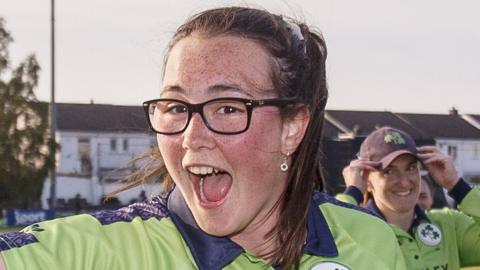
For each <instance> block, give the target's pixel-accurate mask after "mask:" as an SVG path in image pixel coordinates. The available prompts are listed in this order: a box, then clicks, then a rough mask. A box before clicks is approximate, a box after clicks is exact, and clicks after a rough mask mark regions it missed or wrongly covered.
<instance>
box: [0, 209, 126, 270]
mask: <svg viewBox="0 0 480 270" xmlns="http://www.w3.org/2000/svg"><path fill="white" fill-rule="evenodd" d="M101 231H102V226H101V224H100V223H99V222H98V221H97V220H96V219H95V218H93V217H91V216H89V215H79V216H73V217H68V218H61V219H55V220H51V221H46V222H41V223H37V224H34V225H31V226H29V227H27V228H25V229H23V230H22V231H20V232H10V233H6V234H2V235H0V252H1V253H0V255H1V256H3V259H4V261H5V266H6V269H7V270H12V269H15V270H22V269H28V270H35V269H49V270H61V269H123V268H122V267H121V266H120V265H119V262H120V261H119V260H118V257H117V256H115V254H113V253H112V252H111V250H110V249H109V247H108V242H107V241H106V240H107V238H105V237H102V232H101Z"/></svg>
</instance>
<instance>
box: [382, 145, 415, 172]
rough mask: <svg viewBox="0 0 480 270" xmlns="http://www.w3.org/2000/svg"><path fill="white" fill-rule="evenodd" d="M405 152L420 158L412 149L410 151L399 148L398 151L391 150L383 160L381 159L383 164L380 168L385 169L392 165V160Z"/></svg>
mask: <svg viewBox="0 0 480 270" xmlns="http://www.w3.org/2000/svg"><path fill="white" fill-rule="evenodd" d="M403 154H409V155H412V156H414V157H415V158H416V159H418V160H420V159H419V158H418V156H417V154H415V153H413V152H411V151H408V150H405V149H403V150H397V151H393V152H391V153H390V154H388V155H386V156H384V157H383V158H382V159H381V160H379V161H380V162H381V165H380V170H383V169H385V168H386V167H387V166H388V165H390V163H392V161H393V160H394V159H396V158H397V157H399V156H401V155H403Z"/></svg>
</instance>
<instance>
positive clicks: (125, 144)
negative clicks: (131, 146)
mask: <svg viewBox="0 0 480 270" xmlns="http://www.w3.org/2000/svg"><path fill="white" fill-rule="evenodd" d="M127 150H128V139H123V151H127Z"/></svg>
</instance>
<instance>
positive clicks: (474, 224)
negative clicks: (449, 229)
mask: <svg viewBox="0 0 480 270" xmlns="http://www.w3.org/2000/svg"><path fill="white" fill-rule="evenodd" d="M458 209H459V210H460V211H451V213H452V216H453V220H454V222H455V230H456V236H457V237H456V238H457V241H458V248H459V250H458V252H459V255H460V262H461V264H462V266H474V265H475V266H478V265H480V189H477V188H474V189H472V190H470V191H469V192H468V194H467V195H466V196H465V197H464V198H463V200H462V202H461V203H460V204H459V205H458Z"/></svg>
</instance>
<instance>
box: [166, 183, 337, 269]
mask: <svg viewBox="0 0 480 270" xmlns="http://www.w3.org/2000/svg"><path fill="white" fill-rule="evenodd" d="M325 202H329V200H328V197H327V195H325V194H323V193H320V192H315V193H314V195H313V198H312V201H311V204H310V208H309V211H308V216H307V240H306V241H305V244H304V246H303V250H304V252H305V253H309V254H313V255H315V256H323V257H336V256H338V250H337V247H336V245H335V240H334V238H333V236H332V233H331V231H330V229H329V228H328V224H327V222H326V220H325V217H324V216H323V215H322V212H321V211H320V209H319V208H318V207H319V205H320V204H322V203H325ZM167 207H168V209H169V212H170V216H171V218H172V221H173V222H174V223H175V225H176V226H177V228H178V230H179V232H180V234H181V235H182V237H183V239H184V240H185V242H186V243H187V245H188V247H189V248H190V251H191V253H192V256H193V258H194V260H195V262H196V264H197V266H198V268H199V269H200V270H204V269H208V270H213V269H222V268H223V267H225V266H226V265H227V264H229V263H230V262H232V261H233V260H234V259H235V258H236V257H237V256H238V255H240V254H241V253H242V252H244V250H243V248H242V247H241V246H239V245H237V244H236V243H234V242H233V241H231V240H230V239H229V238H227V237H215V236H211V235H208V234H206V233H205V232H203V231H202V230H201V229H200V228H199V227H198V225H197V224H196V222H195V219H194V218H193V215H192V213H191V212H190V209H189V208H188V206H187V204H186V202H185V200H184V199H183V196H182V195H181V193H180V191H179V190H178V189H174V190H173V191H172V192H171V193H170V195H169V196H168V203H167Z"/></svg>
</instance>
